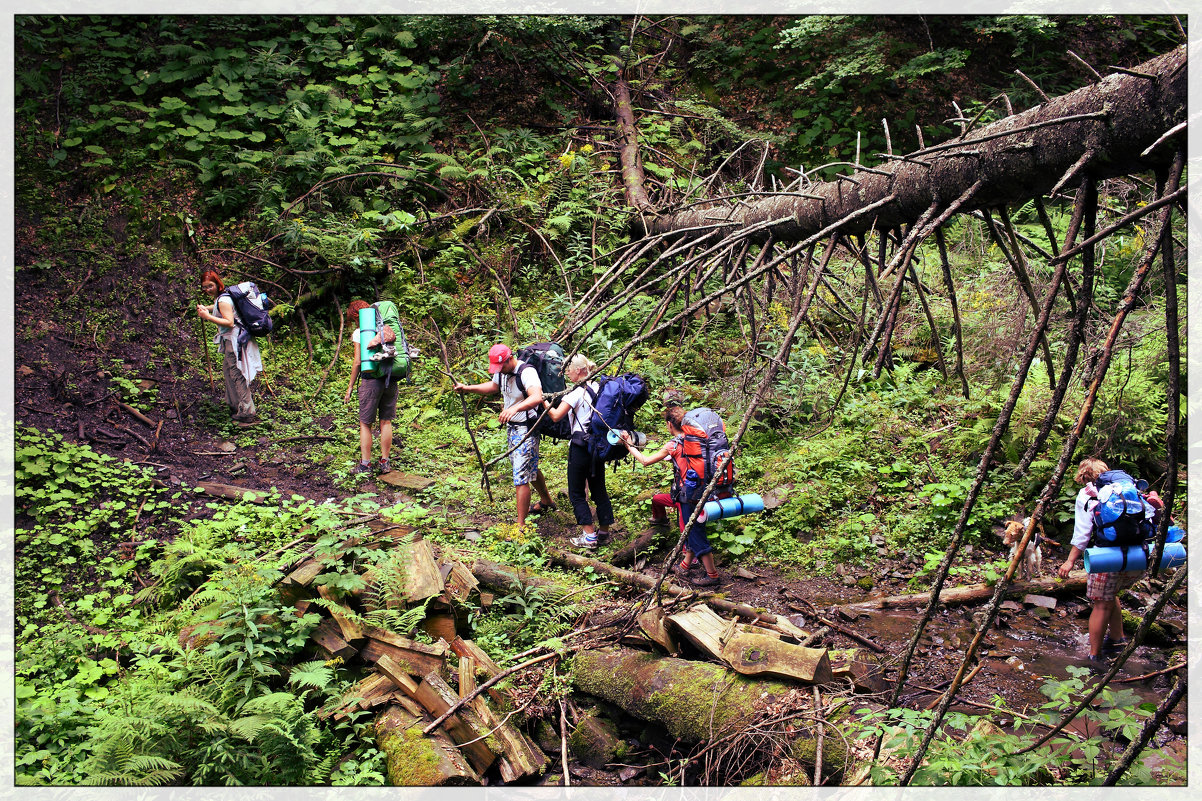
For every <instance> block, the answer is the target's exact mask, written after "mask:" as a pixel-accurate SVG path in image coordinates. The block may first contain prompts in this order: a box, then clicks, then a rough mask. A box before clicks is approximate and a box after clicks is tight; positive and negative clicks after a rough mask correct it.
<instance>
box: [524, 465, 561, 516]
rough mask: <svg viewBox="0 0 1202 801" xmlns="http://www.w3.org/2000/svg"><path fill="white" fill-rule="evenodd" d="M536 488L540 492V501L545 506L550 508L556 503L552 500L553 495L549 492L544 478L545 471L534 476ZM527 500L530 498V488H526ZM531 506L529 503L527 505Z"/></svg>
mask: <svg viewBox="0 0 1202 801" xmlns="http://www.w3.org/2000/svg"><path fill="white" fill-rule="evenodd" d="M534 488H535V489H536V490H538V497H539V500H541V501H542V502H543V506H544V507H547V506H550V505H551V504H552V503H554V501H552V500H551V493H549V492H547V479H546V478H544V477H543V471H542V470H539V471H538V472H537V473H535V474H534ZM526 498H527V499H529V498H530V487H529V486H527V487H526ZM527 505H529V503H527Z"/></svg>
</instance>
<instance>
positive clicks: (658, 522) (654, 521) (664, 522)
mask: <svg viewBox="0 0 1202 801" xmlns="http://www.w3.org/2000/svg"><path fill="white" fill-rule="evenodd" d="M647 525H649V526H651V527H652V528H667V527H668V518H666V517H653V518H651V519H650V520H648V521H647Z"/></svg>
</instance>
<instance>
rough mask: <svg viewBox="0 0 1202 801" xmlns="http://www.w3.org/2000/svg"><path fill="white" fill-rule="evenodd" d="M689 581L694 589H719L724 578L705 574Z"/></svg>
mask: <svg viewBox="0 0 1202 801" xmlns="http://www.w3.org/2000/svg"><path fill="white" fill-rule="evenodd" d="M689 581H690V582H691V583H692V585H693V586H694V587H717V586H718V585H719V584H721V583H722V577H721V576H711V575H710V574H709V573H703V574H701V575H700V576H696V577H694V578H690V579H689Z"/></svg>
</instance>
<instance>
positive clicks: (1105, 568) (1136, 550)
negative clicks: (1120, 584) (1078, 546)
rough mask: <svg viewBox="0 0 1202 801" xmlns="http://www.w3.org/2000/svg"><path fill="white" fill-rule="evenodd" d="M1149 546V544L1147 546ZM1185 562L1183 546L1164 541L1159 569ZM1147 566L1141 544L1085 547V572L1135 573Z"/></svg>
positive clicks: (1145, 555)
mask: <svg viewBox="0 0 1202 801" xmlns="http://www.w3.org/2000/svg"><path fill="white" fill-rule="evenodd" d="M1148 547H1149V548H1150V547H1151V546H1150V545H1149V546H1148ZM1123 551H1126V552H1127V567H1126V568H1124V567H1123ZM1183 564H1185V546H1184V545H1182V544H1181V543H1179V542H1166V543H1165V546H1164V552H1163V553H1162V554H1161V555H1160V569H1161V570H1164V569H1165V568H1167V567H1177V566H1178V565H1183ZM1147 566H1148V555H1147V554H1146V553H1144V549H1143V546H1140V545H1127V546H1125V547H1119V546H1115V545H1112V546H1110V547H1107V548H1086V549H1085V572H1086V573H1136V572H1140V571H1142V570H1143V569H1144V568H1146V567H1147Z"/></svg>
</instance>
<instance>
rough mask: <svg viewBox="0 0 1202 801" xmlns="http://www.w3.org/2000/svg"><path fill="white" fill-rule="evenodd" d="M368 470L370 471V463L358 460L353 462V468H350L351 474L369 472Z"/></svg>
mask: <svg viewBox="0 0 1202 801" xmlns="http://www.w3.org/2000/svg"><path fill="white" fill-rule="evenodd" d="M370 472H371V465H370V464H369V463H367V462H358V463H356V464H355V468H354V469H353V470H351V475H352V476H357V475H360V474H362V473H370Z"/></svg>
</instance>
